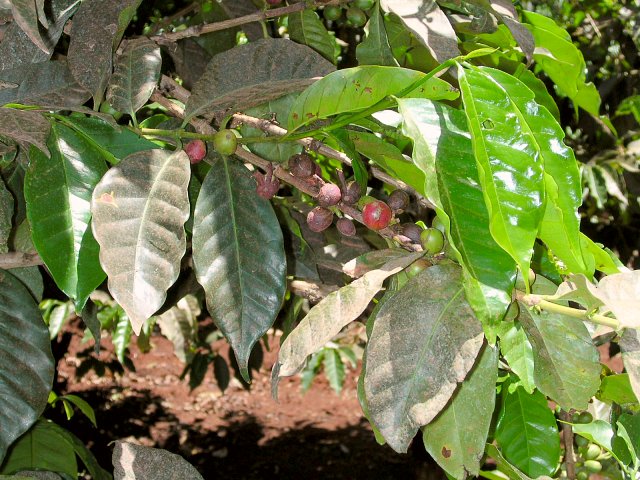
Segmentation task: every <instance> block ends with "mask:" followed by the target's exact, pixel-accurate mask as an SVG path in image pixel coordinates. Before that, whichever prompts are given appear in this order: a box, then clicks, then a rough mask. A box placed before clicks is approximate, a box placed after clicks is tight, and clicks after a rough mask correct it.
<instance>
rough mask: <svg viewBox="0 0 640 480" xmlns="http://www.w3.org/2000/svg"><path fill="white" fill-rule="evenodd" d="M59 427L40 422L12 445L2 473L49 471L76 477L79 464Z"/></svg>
mask: <svg viewBox="0 0 640 480" xmlns="http://www.w3.org/2000/svg"><path fill="white" fill-rule="evenodd" d="M55 427H57V425H55V424H54V423H51V422H49V421H47V420H39V421H38V422H37V423H36V424H35V425H34V426H33V428H32V429H31V430H29V431H28V432H27V433H25V434H24V435H23V436H22V437H20V439H18V441H17V442H16V443H15V444H13V445H12V446H11V449H10V450H9V453H8V455H7V458H6V461H5V463H4V464H3V465H2V473H16V472H19V471H21V470H48V471H52V472H60V473H66V474H67V475H70V476H71V477H72V478H76V477H77V475H78V463H77V461H76V453H75V450H74V448H73V445H72V444H71V443H70V442H69V441H68V439H67V438H66V437H65V436H64V435H61V434H60V432H59V431H58V429H57V428H55ZM58 428H59V427H58Z"/></svg>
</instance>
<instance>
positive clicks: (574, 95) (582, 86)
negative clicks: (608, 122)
mask: <svg viewBox="0 0 640 480" xmlns="http://www.w3.org/2000/svg"><path fill="white" fill-rule="evenodd" d="M523 15H524V17H525V19H526V20H527V22H528V24H527V27H528V28H529V29H530V30H531V33H532V34H533V37H534V39H535V42H536V52H538V53H535V54H534V58H535V61H536V63H537V64H538V65H539V66H540V67H541V68H542V70H544V73H546V74H547V75H548V76H549V78H551V80H553V82H554V83H555V84H556V85H557V86H558V89H559V90H560V93H562V94H564V95H566V96H567V97H569V98H570V99H571V100H572V101H573V102H574V104H575V105H576V107H581V108H583V109H585V110H586V111H587V112H589V113H590V114H591V115H593V116H595V117H598V115H599V113H600V112H599V111H600V95H599V94H598V90H597V89H596V87H595V85H594V84H593V83H591V82H590V83H586V75H585V72H586V69H587V68H586V64H585V61H584V58H583V56H582V53H581V52H580V50H579V49H578V47H576V46H575V45H574V44H573V43H572V42H571V37H570V36H569V34H568V33H567V31H566V30H565V29H563V28H561V27H559V26H558V25H556V23H555V21H554V20H553V19H551V18H548V17H545V16H544V15H540V14H538V13H534V12H528V11H524V12H523Z"/></svg>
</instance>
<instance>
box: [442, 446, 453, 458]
mask: <svg viewBox="0 0 640 480" xmlns="http://www.w3.org/2000/svg"><path fill="white" fill-rule="evenodd" d="M442 456H443V457H444V458H449V457H451V450H449V449H448V448H447V447H442Z"/></svg>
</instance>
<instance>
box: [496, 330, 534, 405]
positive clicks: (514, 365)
mask: <svg viewBox="0 0 640 480" xmlns="http://www.w3.org/2000/svg"><path fill="white" fill-rule="evenodd" d="M498 336H499V337H500V351H501V352H502V355H503V356H504V358H505V360H506V361H507V363H508V364H509V367H510V368H511V370H512V371H513V373H515V374H516V375H517V376H518V378H519V380H520V385H522V387H523V388H524V389H525V390H526V391H527V392H528V393H533V391H534V389H535V387H536V385H535V379H534V376H533V372H534V368H533V366H534V357H533V348H532V347H531V343H529V339H528V338H527V334H526V332H525V331H524V329H523V328H522V325H521V324H520V322H519V321H517V320H515V321H513V322H502V323H501V324H500V330H499V331H498Z"/></svg>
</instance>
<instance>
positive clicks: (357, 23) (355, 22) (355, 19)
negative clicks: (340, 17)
mask: <svg viewBox="0 0 640 480" xmlns="http://www.w3.org/2000/svg"><path fill="white" fill-rule="evenodd" d="M347 22H348V23H349V25H351V26H352V27H356V28H357V27H363V26H364V24H365V23H367V15H366V14H365V13H364V12H363V11H362V10H361V9H359V8H358V7H349V8H348V9H347Z"/></svg>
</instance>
